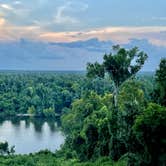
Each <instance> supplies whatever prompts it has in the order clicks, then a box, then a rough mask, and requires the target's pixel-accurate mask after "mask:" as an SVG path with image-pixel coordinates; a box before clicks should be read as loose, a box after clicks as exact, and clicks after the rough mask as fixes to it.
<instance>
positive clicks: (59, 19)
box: [54, 3, 79, 24]
mask: <svg viewBox="0 0 166 166" xmlns="http://www.w3.org/2000/svg"><path fill="white" fill-rule="evenodd" d="M69 8H70V3H67V4H65V5H64V6H60V7H59V8H58V9H57V13H56V16H55V19H54V23H57V24H68V23H71V24H74V23H78V22H79V21H78V20H77V19H76V18H74V17H71V16H68V15H65V11H66V10H68V9H69Z"/></svg>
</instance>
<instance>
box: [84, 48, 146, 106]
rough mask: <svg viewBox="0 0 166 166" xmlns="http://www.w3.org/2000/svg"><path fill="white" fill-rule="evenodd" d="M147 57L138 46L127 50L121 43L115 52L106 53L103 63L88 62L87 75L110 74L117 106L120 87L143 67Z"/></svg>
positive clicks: (100, 75)
mask: <svg viewBox="0 0 166 166" xmlns="http://www.w3.org/2000/svg"><path fill="white" fill-rule="evenodd" d="M147 57H148V56H147V54H146V53H144V52H143V51H139V49H138V48H137V47H134V48H132V49H129V50H127V49H125V48H121V47H120V46H119V45H117V46H113V53H110V54H105V55H104V58H103V60H104V61H103V63H102V64H99V63H98V62H95V63H94V64H92V63H88V64H87V76H88V77H90V78H94V77H105V76H106V75H108V76H109V77H110V78H111V80H112V81H113V86H114V106H115V108H117V106H118V101H117V95H118V91H119V87H120V86H121V85H122V84H123V83H124V82H125V81H126V80H127V79H129V78H130V77H132V76H134V75H135V74H136V73H137V72H138V71H139V70H140V69H141V68H142V66H143V65H144V63H145V60H146V59H147Z"/></svg>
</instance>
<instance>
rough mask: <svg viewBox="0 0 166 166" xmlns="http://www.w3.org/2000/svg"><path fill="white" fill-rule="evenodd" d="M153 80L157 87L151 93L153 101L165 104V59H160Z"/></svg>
mask: <svg viewBox="0 0 166 166" xmlns="http://www.w3.org/2000/svg"><path fill="white" fill-rule="evenodd" d="M155 80H156V83H157V87H156V89H155V91H154V93H153V96H154V102H157V103H159V104H161V105H163V106H166V59H162V60H161V62H160V65H159V69H158V70H157V71H156V75H155Z"/></svg>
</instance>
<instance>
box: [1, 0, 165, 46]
mask: <svg viewBox="0 0 166 166" xmlns="http://www.w3.org/2000/svg"><path fill="white" fill-rule="evenodd" d="M92 37H98V38H99V39H102V40H107V39H111V40H113V41H115V42H122V43H124V42H127V41H128V39H130V38H139V39H142V38H147V39H148V40H149V41H150V42H152V43H154V44H157V45H166V1H165V0H157V1H155V0H146V1H145V0H139V1H138V0H136V1H133V0H125V1H122V0H102V1H95V0H21V1H15V0H0V40H17V39H19V38H29V39H33V40H42V41H63V42H64V41H65V42H66V41H75V40H79V39H87V38H92Z"/></svg>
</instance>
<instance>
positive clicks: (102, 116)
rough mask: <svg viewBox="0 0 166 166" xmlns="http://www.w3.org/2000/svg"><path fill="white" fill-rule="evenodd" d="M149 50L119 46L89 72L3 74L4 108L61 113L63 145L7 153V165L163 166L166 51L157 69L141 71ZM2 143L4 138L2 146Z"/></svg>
mask: <svg viewBox="0 0 166 166" xmlns="http://www.w3.org/2000/svg"><path fill="white" fill-rule="evenodd" d="M146 59H147V55H146V54H145V53H144V52H140V51H139V50H138V49H137V48H133V49H130V50H126V49H124V48H120V47H119V46H116V47H114V48H113V54H112V53H110V54H109V55H105V56H104V61H103V63H102V64H99V63H97V62H96V63H94V64H91V63H89V64H88V66H87V76H88V77H90V79H89V78H86V77H85V76H84V74H69V73H68V74H55V73H47V74H44V73H43V74H41V73H38V74H36V73H31V74H29V73H28V74H27V73H22V74H11V73H10V74H8V75H6V74H4V73H2V74H1V75H0V78H1V80H0V81H1V84H0V86H1V88H0V94H1V100H0V110H1V115H16V114H18V113H28V114H35V115H38V116H45V117H52V118H55V117H56V116H60V117H61V125H62V128H63V131H64V132H65V134H66V141H65V144H64V145H63V146H62V148H61V150H59V151H57V152H56V153H51V152H49V151H47V150H45V151H41V152H38V153H36V154H29V155H7V153H6V151H8V150H6V149H8V148H1V146H0V148H1V149H4V150H3V151H2V152H3V153H1V157H0V164H1V165H2V166H3V165H9V166H10V165H12V166H15V165H16V166H17V165H18V166H19V165H28V166H31V165H32V166H33V165H35V166H36V165H37V166H38V165H39V166H42V165H43V166H45V165H48V166H49V165H50V166H56V165H58V166H61V165H63V166H65V165H66V166H70V165H75V166H102V165H103V166H107V165H109V166H110V165H113V166H116V165H117V166H127V165H129V166H160V165H161V166H162V165H163V166H164V165H165V164H166V134H165V128H166V107H165V106H166V105H165V99H166V96H165V94H166V86H165V85H166V75H165V74H166V59H162V60H161V63H160V65H159V68H158V69H157V71H156V74H155V77H154V78H153V75H145V74H144V75H140V74H138V75H136V74H137V72H138V71H139V70H140V69H141V67H142V66H143V64H144V62H145V61H146ZM2 147H3V146H2Z"/></svg>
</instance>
